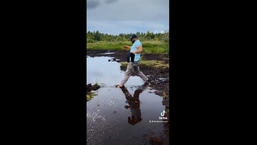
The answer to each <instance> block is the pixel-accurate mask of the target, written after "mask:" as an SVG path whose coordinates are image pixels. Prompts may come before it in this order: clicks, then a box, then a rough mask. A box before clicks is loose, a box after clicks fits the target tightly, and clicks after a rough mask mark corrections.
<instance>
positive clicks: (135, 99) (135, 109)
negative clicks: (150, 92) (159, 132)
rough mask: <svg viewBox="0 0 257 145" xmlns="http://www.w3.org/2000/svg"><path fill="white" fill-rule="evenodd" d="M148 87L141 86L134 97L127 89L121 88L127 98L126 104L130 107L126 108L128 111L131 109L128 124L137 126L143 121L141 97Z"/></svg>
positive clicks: (146, 85) (145, 84) (145, 85)
mask: <svg viewBox="0 0 257 145" xmlns="http://www.w3.org/2000/svg"><path fill="white" fill-rule="evenodd" d="M147 87H148V83H144V84H143V85H141V86H139V87H138V88H137V89H136V91H135V92H134V95H133V96H132V95H131V94H130V93H129V91H128V90H127V88H126V87H121V90H122V92H123V93H124V95H125V97H126V100H127V101H126V102H127V103H128V105H126V106H124V107H125V108H126V109H128V108H129V109H130V111H131V116H130V117H128V123H129V124H131V125H135V124H137V123H139V122H140V121H142V117H141V110H140V100H139V95H140V94H141V93H142V92H143V91H144V90H145V89H146V88H147Z"/></svg>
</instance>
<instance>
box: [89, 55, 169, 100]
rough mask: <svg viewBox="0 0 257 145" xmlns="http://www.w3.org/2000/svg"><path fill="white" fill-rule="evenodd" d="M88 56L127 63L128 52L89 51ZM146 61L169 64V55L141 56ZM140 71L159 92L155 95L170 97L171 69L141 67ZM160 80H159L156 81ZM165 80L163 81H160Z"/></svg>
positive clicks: (124, 68) (123, 68)
mask: <svg viewBox="0 0 257 145" xmlns="http://www.w3.org/2000/svg"><path fill="white" fill-rule="evenodd" d="M87 55H88V56H91V57H95V56H110V57H114V58H116V59H118V60H120V61H126V59H127V51H109V53H107V51H106V50H87ZM141 56H142V57H144V59H145V60H163V61H165V62H167V63H169V55H165V54H141ZM121 69H122V70H124V71H125V70H126V67H122V68H121ZM140 70H141V71H142V72H143V73H144V74H145V75H147V76H148V77H149V78H150V82H151V84H150V86H151V87H152V88H153V89H155V90H157V91H156V92H155V93H156V94H158V95H163V93H165V94H166V95H168V96H169V69H168V68H154V67H151V66H146V65H140ZM156 78H158V79H156ZM160 78H163V79H160Z"/></svg>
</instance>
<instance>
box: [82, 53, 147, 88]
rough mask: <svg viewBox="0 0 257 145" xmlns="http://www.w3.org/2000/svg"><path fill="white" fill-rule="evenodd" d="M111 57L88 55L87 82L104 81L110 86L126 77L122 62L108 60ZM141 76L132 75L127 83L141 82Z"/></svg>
mask: <svg viewBox="0 0 257 145" xmlns="http://www.w3.org/2000/svg"><path fill="white" fill-rule="evenodd" d="M109 59H111V57H87V69H86V71H87V76H86V77H87V84H89V83H92V84H94V83H96V82H98V83H103V84H105V85H108V86H113V85H117V84H119V83H120V82H121V80H122V79H123V77H124V71H122V70H121V69H120V66H121V64H120V63H118V62H115V61H108V60H109ZM142 82H143V81H142V80H141V78H139V77H130V78H129V80H128V81H127V83H126V85H132V84H135V83H139V84H141V83H142Z"/></svg>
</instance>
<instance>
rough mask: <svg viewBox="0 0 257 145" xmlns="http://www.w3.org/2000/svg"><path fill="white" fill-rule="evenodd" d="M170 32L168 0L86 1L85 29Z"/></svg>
mask: <svg viewBox="0 0 257 145" xmlns="http://www.w3.org/2000/svg"><path fill="white" fill-rule="evenodd" d="M97 30H98V31H99V32H101V33H108V34H112V35H118V34H121V33H126V34H128V33H136V32H144V33H145V32H147V31H150V32H154V33H161V32H164V31H169V0H87V31H91V32H92V31H97Z"/></svg>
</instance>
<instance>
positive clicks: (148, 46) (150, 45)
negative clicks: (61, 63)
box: [87, 40, 169, 54]
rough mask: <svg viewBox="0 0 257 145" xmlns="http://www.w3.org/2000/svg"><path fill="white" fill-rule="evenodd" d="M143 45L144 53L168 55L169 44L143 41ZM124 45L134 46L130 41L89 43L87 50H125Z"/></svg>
mask: <svg viewBox="0 0 257 145" xmlns="http://www.w3.org/2000/svg"><path fill="white" fill-rule="evenodd" d="M141 42H142V45H143V53H146V54H150V53H154V54H168V53H169V43H168V42H163V41H154V40H153V41H141ZM123 45H129V46H130V45H132V44H131V43H130V42H129V41H124V42H122V41H120V42H107V41H98V42H94V43H87V50H110V51H115V50H123V48H122V47H123Z"/></svg>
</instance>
